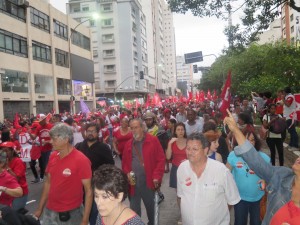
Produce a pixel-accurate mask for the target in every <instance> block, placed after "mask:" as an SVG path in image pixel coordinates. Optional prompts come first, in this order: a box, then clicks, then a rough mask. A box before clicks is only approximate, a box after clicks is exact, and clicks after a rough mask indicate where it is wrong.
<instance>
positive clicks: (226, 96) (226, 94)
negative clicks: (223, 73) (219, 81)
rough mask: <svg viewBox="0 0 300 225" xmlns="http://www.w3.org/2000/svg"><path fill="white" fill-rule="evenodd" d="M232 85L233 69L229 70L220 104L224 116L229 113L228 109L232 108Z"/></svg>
mask: <svg viewBox="0 0 300 225" xmlns="http://www.w3.org/2000/svg"><path fill="white" fill-rule="evenodd" d="M230 86H231V70H229V71H228V75H227V80H226V83H225V85H224V88H223V90H222V93H221V98H222V102H221V105H220V111H221V113H222V114H223V118H225V116H226V115H227V112H226V109H229V108H230V98H231V96H230Z"/></svg>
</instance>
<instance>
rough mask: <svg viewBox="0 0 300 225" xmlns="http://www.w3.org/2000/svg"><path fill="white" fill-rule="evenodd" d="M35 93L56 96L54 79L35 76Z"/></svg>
mask: <svg viewBox="0 0 300 225" xmlns="http://www.w3.org/2000/svg"><path fill="white" fill-rule="evenodd" d="M34 91H35V93H37V94H48V95H53V94H54V87H53V77H51V76H45V75H40V74H35V75H34Z"/></svg>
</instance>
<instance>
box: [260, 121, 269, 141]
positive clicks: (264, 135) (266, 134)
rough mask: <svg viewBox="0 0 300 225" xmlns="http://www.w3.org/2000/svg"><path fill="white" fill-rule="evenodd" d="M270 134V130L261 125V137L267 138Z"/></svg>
mask: <svg viewBox="0 0 300 225" xmlns="http://www.w3.org/2000/svg"><path fill="white" fill-rule="evenodd" d="M268 135H269V130H268V129H266V128H265V127H264V126H263V125H261V127H260V130H259V136H260V139H262V140H266V139H267V137H268Z"/></svg>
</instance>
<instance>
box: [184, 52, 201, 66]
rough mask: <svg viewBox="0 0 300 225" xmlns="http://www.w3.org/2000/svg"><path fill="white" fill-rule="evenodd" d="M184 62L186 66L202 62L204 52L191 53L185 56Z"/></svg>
mask: <svg viewBox="0 0 300 225" xmlns="http://www.w3.org/2000/svg"><path fill="white" fill-rule="evenodd" d="M184 60H185V64H190V63H195V62H201V61H203V55H202V52H201V51H200V52H191V53H187V54H184Z"/></svg>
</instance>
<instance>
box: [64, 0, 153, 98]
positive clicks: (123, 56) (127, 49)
mask: <svg viewBox="0 0 300 225" xmlns="http://www.w3.org/2000/svg"><path fill="white" fill-rule="evenodd" d="M67 13H68V14H69V15H70V16H72V17H73V18H74V19H76V20H77V21H79V22H82V21H87V20H88V21H87V22H86V23H85V24H86V25H87V26H89V27H90V28H91V30H92V50H93V57H94V70H95V87H96V96H109V97H116V98H117V99H121V98H125V99H132V98H136V97H137V96H138V97H144V95H145V94H146V93H147V92H148V91H151V90H152V91H153V87H152V86H151V85H153V82H152V83H151V81H150V80H149V78H148V76H147V68H148V53H147V48H148V46H147V37H146V18H145V15H144V13H143V11H142V6H141V4H140V2H139V0H132V1H128V0H118V1H114V0H76V1H74V0H69V3H68V4H67ZM95 13H97V14H99V15H100V19H98V20H97V19H90V20H89V18H91V17H92V15H93V14H95Z"/></svg>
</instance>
